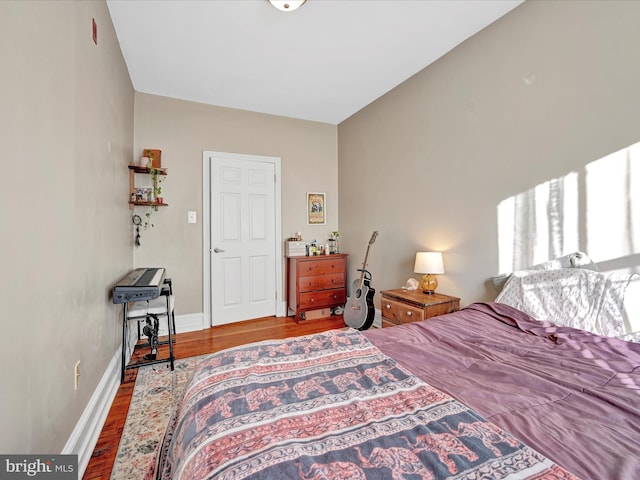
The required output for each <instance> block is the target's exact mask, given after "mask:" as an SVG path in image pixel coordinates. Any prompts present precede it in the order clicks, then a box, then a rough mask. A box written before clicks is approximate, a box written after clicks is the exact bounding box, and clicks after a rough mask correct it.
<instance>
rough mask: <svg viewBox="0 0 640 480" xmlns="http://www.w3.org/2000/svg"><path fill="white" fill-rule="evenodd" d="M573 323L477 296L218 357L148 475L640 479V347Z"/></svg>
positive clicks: (204, 369)
mask: <svg viewBox="0 0 640 480" xmlns="http://www.w3.org/2000/svg"><path fill="white" fill-rule="evenodd" d="M594 273H597V272H594ZM554 275H556V276H557V272H556V273H555V274H554ZM579 275H582V274H579ZM552 276H553V275H552ZM522 277H526V275H521V276H518V275H513V276H512V278H511V279H509V281H508V282H507V284H506V285H505V288H506V287H507V285H509V284H512V287H509V288H506V291H507V294H505V293H504V292H502V293H501V295H502V296H503V297H505V296H507V295H508V292H509V291H512V290H514V289H516V290H517V289H519V288H520V289H521V288H522V287H521V285H522V282H521V280H516V279H518V278H522ZM525 283H526V282H525ZM574 283H575V282H574ZM578 283H580V282H578ZM580 285H581V286H582V287H584V285H583V284H580ZM560 290H562V289H560ZM624 290H625V289H624V288H623V289H622V291H623V293H624ZM500 298H501V297H500V296H499V297H498V299H500ZM598 301H599V302H600V303H599V307H598V308H600V309H601V310H602V309H605V310H606V308H605V307H606V305H604V303H606V302H605V300H602V298H600V297H598ZM614 303H616V304H617V307H616V308H618V309H619V310H620V311H619V312H617V313H611V312H609V313H610V314H615V315H623V313H622V311H623V310H624V300H623V299H617V300H616V301H615V302H614ZM610 310H611V311H613V310H615V308H610ZM623 316H624V315H623ZM567 323H568V320H567V319H554V322H550V321H546V320H537V319H534V318H533V317H532V316H531V315H529V314H527V313H525V312H524V311H523V310H521V309H519V308H515V307H514V306H512V305H508V304H507V303H502V302H490V303H475V304H472V305H469V306H467V307H466V308H464V309H462V310H461V311H459V312H456V313H452V314H449V315H443V316H440V317H436V318H434V319H430V320H427V321H424V322H416V323H412V324H406V325H400V326H397V327H392V328H385V329H372V330H369V331H366V332H359V331H357V330H353V329H344V330H335V331H330V332H325V333H322V334H315V335H310V336H305V337H297V338H291V339H287V340H285V341H267V342H260V343H257V344H251V345H247V346H242V347H237V348H233V349H229V350H225V351H223V352H219V353H216V354H213V355H211V356H208V357H207V358H206V359H204V360H203V361H202V362H201V364H200V366H199V367H198V368H197V369H196V371H195V372H194V377H193V379H192V381H191V383H190V385H189V386H188V387H187V391H186V393H185V396H184V398H183V399H182V402H181V403H180V404H179V405H178V408H177V409H176V412H175V414H174V415H173V417H172V420H171V421H170V424H169V426H168V428H167V433H166V434H165V438H164V441H163V442H162V444H161V446H160V447H159V449H158V455H157V461H156V463H155V465H154V466H153V467H152V468H150V470H149V472H148V475H147V478H160V479H169V478H174V479H205V478H215V479H227V478H229V479H240V478H249V479H278V480H280V479H282V480H284V479H289V478H291V479H293V478H295V479H298V478H306V479H338V478H353V479H375V478H379V479H398V480H399V479H418V478H422V479H440V478H456V479H457V478H460V479H462V478H465V479H524V478H530V479H542V478H549V479H551V478H553V479H573V478H582V479H583V480H585V479H594V480H595V479H598V480H601V479H620V480H626V479H633V478H640V344H638V343H635V342H630V341H626V340H624V339H621V338H615V337H614V336H603V335H599V334H597V333H592V332H589V331H586V330H583V329H576V328H573V327H571V326H566V324H567ZM624 325H627V327H629V324H628V322H627V323H626V324H625V322H624V321H623V326H624Z"/></svg>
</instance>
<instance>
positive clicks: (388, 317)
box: [380, 289, 460, 327]
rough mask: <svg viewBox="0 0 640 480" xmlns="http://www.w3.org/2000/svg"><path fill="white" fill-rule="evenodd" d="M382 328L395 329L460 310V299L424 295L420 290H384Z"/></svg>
mask: <svg viewBox="0 0 640 480" xmlns="http://www.w3.org/2000/svg"><path fill="white" fill-rule="evenodd" d="M380 294H381V295H382V303H381V307H382V326H383V327H393V326H394V325H400V324H402V323H409V322H419V321H421V320H426V319H427V318H432V317H437V316H438V315H444V314H446V313H452V312H457V311H458V310H460V299H459V298H458V297H452V296H449V295H443V294H441V293H423V292H421V291H420V290H405V289H397V290H383V291H382V292H380Z"/></svg>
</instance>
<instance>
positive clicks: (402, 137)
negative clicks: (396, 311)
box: [338, 0, 640, 305]
mask: <svg viewBox="0 0 640 480" xmlns="http://www.w3.org/2000/svg"><path fill="white" fill-rule="evenodd" d="M639 21H640V2H626V1H623V2H565V1H559V2H539V1H532V0H530V1H527V2H525V3H524V4H522V5H521V6H519V7H517V8H516V9H515V10H513V11H512V12H510V13H508V14H507V15H505V16H504V17H502V18H501V19H500V20H498V21H497V22H496V23H494V24H492V25H490V26H489V27H488V28H486V29H485V30H483V31H481V32H480V33H478V34H477V35H475V36H474V37H473V38H471V39H469V40H468V41H466V42H464V43H463V44H461V45H460V46H458V47H457V48H456V49H455V50H453V51H452V52H450V53H449V54H448V55H446V56H445V57H443V58H441V59H440V60H439V61H437V62H436V63H435V64H433V65H432V66H430V67H428V68H426V69H425V70H423V71H422V72H420V73H418V74H417V75H415V76H414V77H412V78H411V79H409V80H407V81H406V82H404V83H403V84H402V85H400V86H398V87H397V88H395V89H394V90H392V91H391V92H389V93H388V94H386V95H384V96H383V97H381V98H380V99H378V100H377V101H376V102H374V103H373V104H371V105H369V106H367V107H366V108H364V109H363V110H361V111H360V112H359V113H357V114H356V115H354V116H352V117H351V118H349V119H348V120H346V121H344V122H343V123H341V124H340V126H339V129H338V137H339V142H338V144H339V155H338V156H339V159H340V162H339V191H340V229H341V231H342V237H341V239H342V244H343V246H344V247H345V248H346V249H347V250H348V251H350V252H352V253H353V252H359V251H363V250H364V246H365V245H366V241H367V239H368V238H369V235H370V234H371V231H372V230H373V229H378V230H380V236H379V237H378V241H377V243H376V245H375V246H374V249H373V250H372V255H371V261H370V269H371V270H372V272H373V274H374V286H375V287H376V288H377V289H379V290H380V289H388V288H399V287H400V286H401V285H403V284H404V283H405V281H406V279H407V278H409V277H411V276H414V277H419V275H417V274H414V273H413V271H412V270H413V260H414V256H415V252H416V251H420V250H430V249H435V250H441V251H443V252H444V253H445V256H444V260H445V269H446V272H447V273H446V275H443V276H441V277H440V288H439V291H441V292H443V293H450V294H452V295H457V296H460V297H461V298H462V300H463V303H464V304H468V303H471V302H473V301H479V300H489V299H493V298H494V297H495V292H494V291H493V290H492V288H490V287H488V286H487V285H486V283H485V281H486V279H487V278H488V277H490V276H491V275H495V274H497V273H499V268H500V267H499V264H498V258H499V248H498V221H497V207H498V205H499V204H500V203H501V202H502V201H503V200H505V199H508V198H510V197H512V196H514V195H517V194H520V193H523V192H527V191H529V190H530V189H532V188H534V187H536V186H537V185H540V184H542V183H544V182H547V181H549V180H552V179H555V178H562V177H564V176H565V175H567V174H569V173H571V172H575V173H576V174H577V177H578V178H579V182H580V187H581V188H582V190H581V194H580V198H578V210H579V212H578V213H579V215H580V219H579V223H580V226H579V231H578V236H579V239H578V242H577V243H578V245H577V246H578V247H580V248H581V249H583V250H586V251H587V252H588V251H589V250H588V249H589V246H590V245H591V246H593V245H594V242H593V239H590V238H587V236H586V235H585V227H584V225H585V224H586V223H589V221H590V220H592V219H593V215H591V212H590V211H586V207H585V201H584V191H583V190H584V185H585V184H586V183H587V182H586V181H585V180H584V179H585V171H586V170H587V168H588V165H589V164H590V163H591V162H594V161H595V160H598V159H600V158H601V157H603V156H605V155H607V154H609V153H612V152H615V151H617V150H619V149H622V148H624V147H626V146H628V145H630V144H633V143H635V142H638V141H639V140H640V131H639V130H638V112H639V111H640V88H638V85H640V63H638V62H637V61H636V59H637V46H638V45H640V29H638V28H637V26H638V22H639ZM634 162H635V164H636V166H637V165H638V163H639V162H640V158H636V159H635V161H634ZM590 178H591V180H592V181H593V176H592V177H590ZM605 187H606V185H605ZM610 187H611V188H617V187H616V186H615V185H613V184H612V185H611V186H610ZM603 191H605V192H607V190H606V188H605V189H603ZM608 192H609V193H612V192H611V190H609V191H608ZM597 200H598V202H599V203H600V206H604V209H605V211H606V210H608V211H609V212H614V211H619V209H620V205H618V204H617V203H614V202H613V201H612V200H611V198H610V196H609V194H605V195H602V196H601V197H600V198H598V199H597ZM636 201H637V198H636ZM603 204H604V205H603ZM565 213H567V214H568V212H565ZM574 213H575V212H574ZM523 215H524V214H521V215H520V216H521V217H522V216H523ZM525 220H526V219H525ZM595 230H599V231H601V232H607V234H608V235H609V238H610V240H611V244H612V246H613V245H615V244H616V243H617V242H619V241H620V237H621V235H622V233H623V232H622V231H621V230H618V229H616V228H613V229H612V228H611V225H610V224H609V223H608V221H607V219H606V216H605V218H602V216H601V217H600V218H599V224H598V225H597V228H596V229H595ZM525 240H526V241H529V242H530V241H531V240H530V239H525ZM561 240H562V239H561ZM568 243H570V242H568V241H567V242H565V244H564V245H561V247H562V248H564V249H569V250H571V248H572V247H573V245H568ZM635 248H636V250H635V251H633V249H632V250H631V251H630V250H629V249H626V251H624V252H620V253H618V250H616V249H615V248H611V250H610V252H609V253H610V254H612V255H613V256H614V257H616V256H621V257H622V258H604V257H606V255H604V254H601V255H600V258H596V259H595V260H596V261H599V262H606V261H612V262H613V263H615V264H616V266H618V267H620V266H624V265H625V264H626V265H630V266H634V265H635V266H637V265H638V264H640V261H639V260H638V255H635V256H634V255H633V254H637V253H638V250H637V248H638V247H637V246H636V247H635ZM359 261H361V260H359ZM376 305H379V303H378V301H376Z"/></svg>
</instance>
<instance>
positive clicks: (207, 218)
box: [202, 150, 287, 327]
mask: <svg viewBox="0 0 640 480" xmlns="http://www.w3.org/2000/svg"><path fill="white" fill-rule="evenodd" d="M215 155H224V157H225V158H231V159H233V158H236V159H238V160H249V161H253V162H267V163H272V164H273V166H274V172H275V176H276V178H275V192H274V202H275V228H274V232H275V246H274V248H275V252H274V258H275V266H276V272H275V274H276V278H275V286H276V311H275V315H276V316H277V317H284V316H286V314H287V311H286V301H285V298H284V281H283V263H284V255H283V248H282V202H281V197H282V184H281V175H280V163H281V159H280V157H266V156H262V155H247V154H242V153H229V152H214V151H211V150H204V151H203V152H202V263H203V265H202V266H203V268H202V287H203V291H202V300H203V308H204V323H203V324H204V325H208V326H209V327H211V326H212V323H211V322H212V318H211V309H212V301H213V299H212V298H211V254H212V253H213V252H212V251H211V250H212V248H211V208H210V205H211V182H210V179H211V162H210V158H211V157H213V156H215Z"/></svg>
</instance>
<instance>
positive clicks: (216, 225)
mask: <svg viewBox="0 0 640 480" xmlns="http://www.w3.org/2000/svg"><path fill="white" fill-rule="evenodd" d="M252 158H254V157H252V156H248V155H247V156H243V155H235V154H218V153H216V154H214V156H213V157H212V158H211V160H212V161H211V169H210V182H211V183H210V185H211V196H210V198H211V205H210V212H211V224H210V225H211V256H210V258H211V324H212V325H222V324H225V323H231V322H237V321H241V320H248V319H251V318H258V317H266V316H271V315H275V313H276V233H275V225H276V222H275V215H276V208H275V205H276V203H275V166H274V164H273V163H272V162H265V161H257V160H252ZM258 158H259V157H258Z"/></svg>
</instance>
